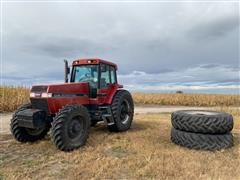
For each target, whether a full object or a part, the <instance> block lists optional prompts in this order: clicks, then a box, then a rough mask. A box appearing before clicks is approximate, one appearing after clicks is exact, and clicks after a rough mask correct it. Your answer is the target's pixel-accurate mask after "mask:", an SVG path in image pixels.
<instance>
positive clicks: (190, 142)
mask: <svg viewBox="0 0 240 180" xmlns="http://www.w3.org/2000/svg"><path fill="white" fill-rule="evenodd" d="M171 140H172V142H174V143H175V144H178V145H181V146H184V147H188V148H190V149H203V150H211V151H216V150H221V149H226V148H229V147H232V146H233V136H232V134H231V133H227V134H215V135H212V134H200V133H190V132H184V131H180V130H177V129H175V128H172V131H171Z"/></svg>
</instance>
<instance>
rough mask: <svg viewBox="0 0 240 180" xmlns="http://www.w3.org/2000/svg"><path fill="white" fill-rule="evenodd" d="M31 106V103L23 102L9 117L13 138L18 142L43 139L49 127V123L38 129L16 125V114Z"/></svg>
mask: <svg viewBox="0 0 240 180" xmlns="http://www.w3.org/2000/svg"><path fill="white" fill-rule="evenodd" d="M31 108H32V105H31V104H25V105H23V106H21V107H20V108H18V109H17V111H16V112H15V113H14V114H13V117H12V119H11V124H10V128H11V132H12V134H13V136H14V138H15V139H16V140H17V141H19V142H34V141H37V140H40V139H43V138H44V137H45V136H46V135H47V133H48V131H49V129H50V125H46V126H45V127H42V128H38V129H31V128H26V127H20V126H18V118H17V114H18V113H19V112H20V111H23V110H26V109H31Z"/></svg>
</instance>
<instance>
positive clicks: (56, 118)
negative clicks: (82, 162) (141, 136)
mask: <svg viewBox="0 0 240 180" xmlns="http://www.w3.org/2000/svg"><path fill="white" fill-rule="evenodd" d="M116 71H117V65H116V64H114V63H111V62H108V61H105V60H101V59H79V60H75V61H73V63H72V71H71V75H70V82H69V80H68V77H69V73H70V67H69V66H68V62H67V61H65V83H62V84H51V85H34V86H33V87H32V88H31V92H30V102H31V103H30V104H26V105H23V106H22V107H20V108H19V109H18V110H17V111H16V112H15V113H14V115H13V118H12V120H11V132H12V134H13V136H14V137H15V139H16V140H18V141H20V142H33V141H37V140H40V139H42V138H44V137H45V135H46V134H47V133H48V131H49V129H50V128H51V137H52V140H53V143H54V144H55V145H56V147H57V148H58V149H60V150H62V151H71V150H74V149H76V148H78V147H80V146H82V145H84V144H85V143H86V140H87V138H88V134H89V128H90V126H94V125H96V124H97V123H98V122H99V121H104V122H105V123H106V124H107V126H108V129H109V130H110V131H114V132H121V131H126V130H128V129H129V128H130V127H131V124H132V120H133V115H134V103H133V99H132V96H131V94H130V93H129V92H128V91H126V90H124V89H122V88H123V86H122V85H120V84H118V81H117V73H116Z"/></svg>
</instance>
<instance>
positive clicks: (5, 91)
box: [0, 86, 29, 112]
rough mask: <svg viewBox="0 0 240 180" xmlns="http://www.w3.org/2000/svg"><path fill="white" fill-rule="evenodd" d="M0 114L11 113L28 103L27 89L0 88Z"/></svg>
mask: <svg viewBox="0 0 240 180" xmlns="http://www.w3.org/2000/svg"><path fill="white" fill-rule="evenodd" d="M0 100H1V101H0V112H12V111H15V110H16V109H17V108H18V107H19V106H21V105H22V104H25V103H27V102H29V88H27V87H14V86H0Z"/></svg>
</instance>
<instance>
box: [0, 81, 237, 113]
mask: <svg viewBox="0 0 240 180" xmlns="http://www.w3.org/2000/svg"><path fill="white" fill-rule="evenodd" d="M0 99H1V101H0V112H12V111H14V110H16V108H17V107H19V106H20V105H22V104H24V103H27V102H29V88H28V87H14V86H0ZM133 99H134V102H135V104H137V105H174V106H208V107H210V106H220V107H221V106H240V95H223V94H174V93H169V94H158V93H133Z"/></svg>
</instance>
